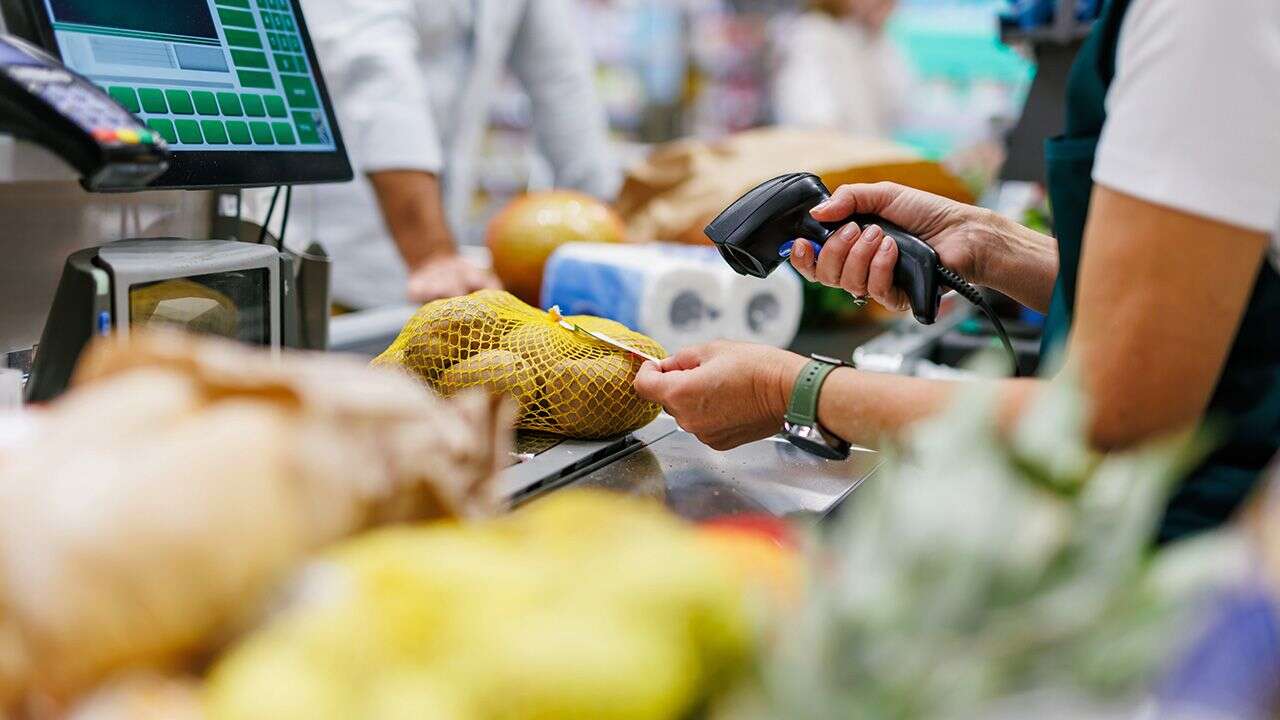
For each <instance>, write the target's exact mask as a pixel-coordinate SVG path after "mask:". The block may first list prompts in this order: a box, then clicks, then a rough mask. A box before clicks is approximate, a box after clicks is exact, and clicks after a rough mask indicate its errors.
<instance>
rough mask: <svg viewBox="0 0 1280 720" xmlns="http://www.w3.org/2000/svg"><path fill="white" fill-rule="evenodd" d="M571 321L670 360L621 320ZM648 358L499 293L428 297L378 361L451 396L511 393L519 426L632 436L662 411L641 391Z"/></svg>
mask: <svg viewBox="0 0 1280 720" xmlns="http://www.w3.org/2000/svg"><path fill="white" fill-rule="evenodd" d="M565 320H568V321H569V322H571V323H573V324H575V325H577V326H579V327H581V328H583V329H586V330H590V331H592V332H598V333H603V334H605V335H608V336H609V337H610V338H613V339H614V340H617V341H619V342H621V343H623V344H625V345H626V346H628V347H631V348H634V349H636V350H639V351H641V352H644V353H647V354H649V355H653V356H655V357H666V354H667V353H666V351H665V350H664V349H663V348H662V346H661V345H659V344H658V343H657V342H655V341H654V340H652V339H651V338H648V337H646V336H644V335H641V334H640V333H637V332H633V331H631V330H629V329H628V328H627V327H625V326H624V325H622V324H620V323H616V322H614V321H612V320H605V319H602V318H597V317H591V316H587V315H576V316H569V317H567V318H565ZM642 362H643V361H642V360H641V359H640V358H638V357H636V356H634V355H632V354H630V353H628V352H626V351H624V350H621V349H618V348H616V347H613V346H611V345H608V344H605V343H603V342H601V341H599V340H597V339H595V338H592V337H591V336H589V335H586V334H584V333H579V332H574V331H572V330H568V329H565V328H564V327H563V326H561V325H560V324H559V323H558V322H557V316H556V315H554V314H552V313H546V312H542V311H541V310H538V309H537V308H534V307H532V306H530V305H527V304H526V303H524V302H522V301H520V300H519V299H517V298H516V297H515V296H513V295H511V294H509V293H506V292H502V291H499V290H481V291H480V292H476V293H472V294H471V295H467V296H464V297H458V298H450V299H446V300H437V301H435V302H432V303H428V304H427V305H425V306H423V307H422V309H421V310H419V311H418V312H417V314H415V315H414V316H413V319H411V320H410V321H409V323H408V324H407V325H406V326H405V328H404V330H403V331H402V332H401V333H400V336H399V337H398V338H396V341H395V342H394V343H392V344H391V347H389V348H387V350H386V352H384V353H383V354H382V355H380V356H379V357H378V358H377V359H375V360H374V364H375V365H390V366H398V367H401V368H404V369H406V370H409V371H410V372H412V373H413V374H414V375H416V376H417V377H419V378H420V379H422V380H423V381H424V382H425V383H427V384H428V385H429V386H431V387H432V388H434V389H435V390H436V391H438V392H439V393H440V394H441V395H444V396H445V397H449V396H452V395H453V394H455V393H457V392H458V391H460V390H463V389H465V388H470V387H484V388H486V389H488V390H489V391H490V392H491V393H494V394H500V395H508V396H511V397H513V398H515V400H516V402H517V403H518V405H519V412H518V416H517V417H518V419H517V421H516V428H517V429H520V430H529V431H535V432H546V433H552V434H555V435H561V436H564V437H569V438H575V439H580V440H592V439H603V438H608V437H613V436H616V435H620V434H622V433H626V432H630V431H632V430H635V429H637V428H640V427H643V426H644V425H646V424H648V423H650V422H652V421H653V419H654V418H656V417H657V416H658V412H659V411H660V409H661V408H659V407H658V406H657V405H655V404H653V403H649V402H645V401H644V400H641V399H640V397H639V396H637V395H636V394H635V391H634V390H633V389H632V387H631V383H632V381H633V380H634V379H635V376H636V371H637V370H639V368H640V364H641V363H642Z"/></svg>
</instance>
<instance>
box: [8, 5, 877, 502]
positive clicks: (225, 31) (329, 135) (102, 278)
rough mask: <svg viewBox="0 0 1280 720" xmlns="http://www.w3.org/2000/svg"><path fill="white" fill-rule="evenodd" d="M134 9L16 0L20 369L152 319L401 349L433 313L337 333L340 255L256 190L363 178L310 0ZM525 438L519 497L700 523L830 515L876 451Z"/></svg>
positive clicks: (13, 223)
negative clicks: (293, 230) (310, 21)
mask: <svg viewBox="0 0 1280 720" xmlns="http://www.w3.org/2000/svg"><path fill="white" fill-rule="evenodd" d="M124 4H125V5H128V3H127V2H126V3H124ZM120 5H121V3H102V2H97V1H96V0H93V1H90V0H0V9H2V10H3V12H2V13H0V19H2V20H3V23H4V25H3V27H0V30H3V31H5V33H6V34H5V35H0V37H3V38H5V40H6V45H5V46H6V48H7V51H6V52H4V53H0V75H3V78H0V79H2V80H3V81H4V82H3V83H0V84H2V85H3V87H0V90H3V93H0V96H2V99H0V184H3V185H5V186H6V188H5V190H4V191H3V192H0V196H7V197H8V198H10V200H4V199H0V217H4V218H5V222H6V225H9V226H10V227H12V228H13V229H15V230H16V231H17V232H14V233H10V234H9V235H7V236H6V237H4V238H3V239H0V245H3V247H0V252H3V253H5V255H6V256H7V257H10V258H13V259H14V261H15V262H14V263H11V264H10V267H9V268H8V269H7V270H3V271H0V286H5V285H6V283H7V287H8V288H10V290H8V291H5V290H0V366H10V367H17V368H19V369H21V370H22V371H24V372H26V373H28V374H29V380H28V382H27V396H28V399H29V400H47V399H51V398H53V397H56V396H57V395H58V394H59V393H60V392H61V391H62V390H63V389H64V388H65V386H66V382H67V379H68V377H69V374H70V369H71V367H72V365H73V364H74V361H75V360H76V358H77V356H78V354H79V351H80V349H81V348H82V347H83V346H84V344H85V343H86V342H88V341H89V340H90V339H91V338H92V337H93V336H94V335H99V334H107V333H118V334H127V333H128V332H129V328H130V327H132V326H137V325H140V324H148V323H150V322H165V323H178V324H181V325H184V326H187V327H189V328H192V329H196V330H200V331H203V332H212V333H216V334H222V335H226V336H228V337H232V338H237V339H239V340H241V341H244V342H249V343H252V344H258V345H261V346H264V347H268V348H283V347H301V348H310V349H323V348H325V347H328V348H329V349H332V350H335V351H340V352H352V353H358V354H363V355H366V356H372V355H374V354H376V353H378V352H380V351H381V350H382V349H384V348H385V347H386V345H387V343H388V342H389V340H390V339H391V338H392V337H394V336H395V334H396V333H397V332H398V331H399V329H400V327H401V326H402V325H403V324H404V322H405V320H407V319H408V317H409V315H411V314H412V311H413V308H389V309H385V310H381V311H377V312H374V313H362V314H358V315H355V316H350V317H342V318H337V319H336V320H335V321H334V322H333V323H332V325H329V323H328V317H327V313H326V312H325V311H324V310H325V308H327V306H328V297H327V283H326V281H325V278H326V276H325V271H326V270H327V268H326V267H325V262H324V257H323V254H322V253H321V252H319V251H318V249H317V250H316V251H315V252H308V253H294V252H289V251H287V250H285V248H284V246H283V243H282V242H281V241H280V240H279V239H278V238H276V237H275V236H274V235H273V234H271V233H268V232H266V231H263V230H262V229H261V228H260V227H258V226H256V225H252V224H249V223H246V222H244V221H243V220H242V219H241V202H240V190H241V189H243V188H252V187H273V186H274V187H277V188H283V187H288V186H292V185H297V184H304V183H316V182H344V181H347V180H349V179H350V178H351V176H352V171H351V167H350V164H349V163H348V160H347V156H346V151H345V149H344V145H343V141H342V136H341V133H340V130H339V127H338V124H337V121H336V117H335V114H334V111H333V108H332V105H331V103H330V100H329V97H328V93H327V91H326V88H325V84H324V79H323V77H322V76H321V74H320V72H319V69H318V63H317V61H316V58H315V54H314V50H313V48H312V45H311V40H310V37H309V36H308V33H307V29H306V24H305V20H304V18H303V16H302V14H301V12H300V11H299V6H298V3H297V1H296V0H174V2H173V3H170V7H172V8H173V12H168V13H163V14H156V13H148V12H143V11H141V10H140V11H138V12H118V10H119V6H120ZM178 6H180V7H178ZM180 190H181V191H187V192H178V191H180ZM283 197H284V202H285V203H286V204H287V202H288V197H289V194H288V192H287V191H285V192H284V194H283ZM33 206H34V207H33ZM269 222H270V220H269V219H268V221H267V223H268V224H269ZM281 227H283V225H282V226H281ZM281 232H282V231H281ZM34 238H41V239H43V238H51V240H46V241H44V242H37V241H35V240H33V239H34ZM519 445H520V448H519V452H518V453H516V455H515V456H513V457H512V459H511V466H510V467H509V468H508V469H507V470H506V471H504V472H503V473H502V476H501V479H500V482H501V487H502V492H503V493H504V495H505V496H506V497H508V498H509V499H510V501H511V502H512V503H513V504H519V503H523V502H528V501H530V500H532V499H534V498H536V497H538V496H539V495H541V494H543V493H547V492H552V491H554V490H556V489H559V488H563V487H566V486H588V487H600V488H608V489H612V490H617V491H621V492H627V493H633V494H640V495H648V496H653V497H658V498H662V499H663V500H665V501H666V502H667V503H668V504H669V505H670V506H671V507H672V508H674V509H675V510H676V511H678V512H679V513H681V514H682V515H685V516H687V517H690V518H694V519H701V518H707V517H712V516H719V515H726V514H737V513H769V514H772V515H777V516H790V515H797V514H803V515H811V516H822V515H825V514H826V513H828V512H830V511H831V510H832V508H834V507H836V506H837V505H838V504H839V502H840V501H841V500H842V499H844V498H845V497H847V496H848V494H849V493H850V492H852V491H853V489H855V488H856V487H857V486H858V485H859V484H860V483H861V482H863V481H864V480H865V479H866V478H867V477H868V476H869V475H870V474H871V473H872V472H873V471H874V469H875V467H876V464H877V458H876V455H875V454H873V453H870V452H855V453H854V454H853V457H852V458H851V459H850V460H848V461H846V462H840V463H836V462H828V461H823V460H819V459H816V458H813V457H811V456H809V455H806V454H805V453H803V452H801V451H799V450H797V449H795V448H793V447H792V446H791V445H789V444H787V443H785V442H780V441H774V440H767V441H763V442H759V443H754V444H752V445H748V446H745V447H743V448H739V449H737V450H734V451H732V452H727V453H720V452H715V451H712V450H711V449H709V448H707V447H705V446H703V445H702V444H701V443H699V442H698V441H697V440H696V439H695V438H693V437H692V436H691V435H689V434H687V433H685V432H683V431H682V430H680V429H679V428H678V427H676V425H675V423H674V421H673V420H672V419H671V418H669V417H665V416H664V417H660V418H659V419H658V420H657V421H655V422H654V423H653V424H651V425H650V426H648V427H645V428H642V429H641V430H639V431H638V432H635V433H632V434H631V435H628V436H626V437H623V438H617V439H614V440H612V441H604V442H579V441H564V440H559V439H555V438H547V437H536V436H528V437H522V438H520V441H519Z"/></svg>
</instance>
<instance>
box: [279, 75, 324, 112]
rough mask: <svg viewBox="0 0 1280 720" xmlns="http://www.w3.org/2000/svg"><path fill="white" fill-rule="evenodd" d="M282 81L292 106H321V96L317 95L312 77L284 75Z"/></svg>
mask: <svg viewBox="0 0 1280 720" xmlns="http://www.w3.org/2000/svg"><path fill="white" fill-rule="evenodd" d="M280 82H281V83H282V84H283V85H284V93H285V95H287V96H288V97H289V106H290V107H294V108H308V109H314V108H319V107H320V98H318V97H316V90H315V87H314V86H313V85H312V84H311V78H309V77H295V76H293V75H282V76H281V77H280Z"/></svg>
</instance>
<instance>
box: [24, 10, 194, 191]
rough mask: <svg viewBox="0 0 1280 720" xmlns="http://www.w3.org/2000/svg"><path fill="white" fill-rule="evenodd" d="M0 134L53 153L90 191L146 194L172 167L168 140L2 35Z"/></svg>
mask: <svg viewBox="0 0 1280 720" xmlns="http://www.w3.org/2000/svg"><path fill="white" fill-rule="evenodd" d="M0 132H4V133H9V134H12V135H14V136H15V137H20V138H23V139H25V140H30V141H32V142H34V143H36V144H38V145H41V146H43V147H45V148H48V149H49V150H51V151H53V152H54V153H56V154H57V155H59V156H60V157H61V158H62V159H63V160H65V161H67V163H69V164H70V165H71V166H72V167H74V168H75V169H76V170H77V171H79V172H80V175H81V178H82V180H81V183H82V184H83V185H84V187H85V188H86V189H88V190H130V189H137V188H142V187H145V186H146V185H147V183H149V182H151V181H152V180H154V179H155V178H156V177H158V176H160V175H161V174H162V173H163V172H164V171H165V170H166V169H168V167H169V164H168V160H169V151H168V148H167V146H166V145H165V142H164V140H163V139H162V138H160V137H159V136H158V135H156V134H155V133H154V132H152V131H151V130H149V129H148V128H146V127H145V126H143V125H142V123H141V122H140V121H139V120H138V119H137V118H135V117H134V116H133V115H131V114H130V113H129V111H127V110H125V109H124V108H123V107H121V106H120V105H119V104H118V103H116V101H115V100H112V99H111V97H110V96H109V95H107V94H106V93H105V92H103V91H102V90H100V89H99V88H98V87H97V86H96V85H94V84H93V83H92V82H90V81H89V80H88V79H86V78H84V77H82V76H80V75H77V74H76V73H74V72H72V71H70V70H68V69H67V68H66V67H65V66H64V65H62V63H60V62H58V61H57V60H55V59H53V58H52V57H50V56H49V55H47V54H45V53H44V52H43V51H42V50H39V49H38V48H36V47H34V46H32V45H30V44H28V43H26V42H23V41H22V40H19V39H17V38H15V37H13V36H9V35H0Z"/></svg>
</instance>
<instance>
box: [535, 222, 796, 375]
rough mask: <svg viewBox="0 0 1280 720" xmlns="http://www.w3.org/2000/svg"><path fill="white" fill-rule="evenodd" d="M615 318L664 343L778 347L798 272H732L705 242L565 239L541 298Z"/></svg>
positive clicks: (786, 340)
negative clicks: (755, 274)
mask: <svg viewBox="0 0 1280 720" xmlns="http://www.w3.org/2000/svg"><path fill="white" fill-rule="evenodd" d="M552 305H559V306H560V309H561V310H562V311H563V312H564V313H565V314H567V315H598V316H600V317H606V318H609V319H611V320H616V321H618V322H620V323H623V324H624V325H627V326H628V327H631V328H633V329H635V330H637V331H639V332H642V333H644V334H646V335H649V336H650V337H652V338H654V339H655V340H657V341H658V342H660V343H662V345H663V346H664V347H666V348H667V349H668V350H670V351H675V350H679V349H680V348H684V347H689V346H692V345H698V344H701V343H704V342H709V341H711V340H716V339H721V338H723V339H729V340H744V341H748V342H756V343H763V344H767V345H773V346H775V347H786V346H787V345H789V344H790V343H791V341H792V340H793V339H795V335H796V331H797V330H798V329H799V327H800V315H801V311H802V309H803V292H802V287H801V281H800V278H799V277H798V276H797V275H796V274H795V273H794V272H793V271H791V270H790V269H789V268H781V269H779V270H778V271H776V272H774V273H773V274H772V275H771V276H769V277H768V278H766V279H763V280H761V279H759V278H751V277H743V276H741V275H738V274H737V273H735V272H733V270H731V269H730V268H729V266H728V265H726V264H725V263H724V261H723V260H722V259H721V258H720V255H719V253H717V252H716V250H715V249H714V248H711V247H696V246H689V245H675V244H667V243H653V244H645V245H616V244H596V243H571V244H567V245H564V246H561V247H560V248H559V249H557V250H556V252H555V253H554V254H553V255H552V256H551V259H550V261H549V262H548V263H547V268H546V274H545V276H544V278H543V284H542V306H543V307H544V308H547V307H551V306H552Z"/></svg>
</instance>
